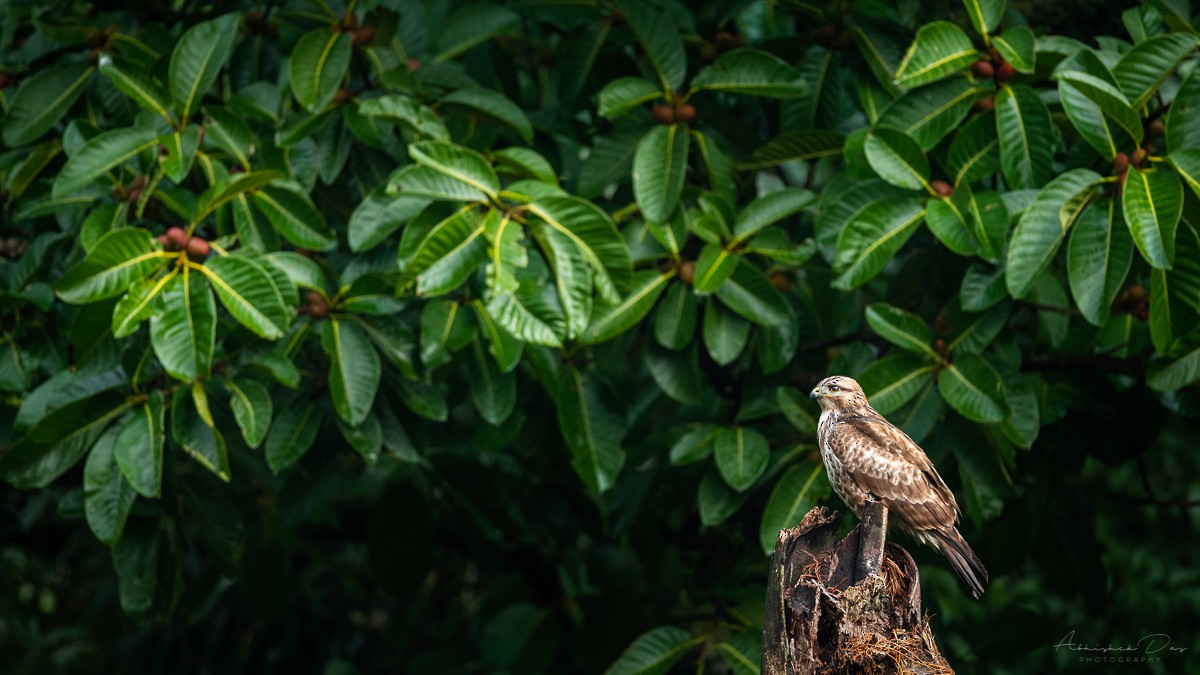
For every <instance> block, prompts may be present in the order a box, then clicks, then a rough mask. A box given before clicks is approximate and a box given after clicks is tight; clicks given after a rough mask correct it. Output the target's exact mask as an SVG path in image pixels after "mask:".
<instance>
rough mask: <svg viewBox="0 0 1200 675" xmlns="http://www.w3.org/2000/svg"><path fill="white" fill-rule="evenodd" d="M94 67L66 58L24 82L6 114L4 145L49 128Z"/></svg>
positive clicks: (22, 141) (24, 140)
mask: <svg viewBox="0 0 1200 675" xmlns="http://www.w3.org/2000/svg"><path fill="white" fill-rule="evenodd" d="M95 70H96V69H95V68H93V67H91V66H89V65H87V64H86V63H77V62H72V61H69V60H63V61H60V62H58V63H57V64H55V65H53V66H51V67H49V68H45V69H42V70H39V71H38V72H36V73H34V74H33V75H30V76H29V77H28V78H27V79H25V80H23V81H22V82H21V87H20V88H19V89H17V93H16V95H15V96H13V97H12V100H11V103H9V104H8V108H7V111H8V114H6V115H4V117H3V121H2V122H0V124H2V125H3V133H2V134H0V136H2V137H3V140H4V145H6V146H8V147H10V148H15V147H17V146H21V145H25V144H27V143H30V142H32V141H35V140H37V139H38V138H39V137H40V136H41V135H42V134H44V133H46V132H47V131H50V129H52V128H53V127H54V125H55V124H56V123H57V122H58V120H59V119H60V118H61V117H62V116H63V114H64V113H66V112H67V110H69V109H70V108H71V106H72V105H74V104H75V101H76V100H77V99H78V98H79V95H80V94H82V93H83V90H84V88H85V87H86V86H87V83H88V80H90V79H91V77H92V73H93V72H95Z"/></svg>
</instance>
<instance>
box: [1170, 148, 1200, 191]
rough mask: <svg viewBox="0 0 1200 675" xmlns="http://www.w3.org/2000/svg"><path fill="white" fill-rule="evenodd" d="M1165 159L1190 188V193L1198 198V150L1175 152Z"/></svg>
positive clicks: (1199, 149)
mask: <svg viewBox="0 0 1200 675" xmlns="http://www.w3.org/2000/svg"><path fill="white" fill-rule="evenodd" d="M1167 159H1168V160H1169V161H1170V162H1171V165H1172V166H1174V167H1175V170H1176V171H1178V172H1179V176H1180V177H1181V178H1183V180H1184V182H1186V183H1187V185H1188V187H1190V188H1192V192H1195V193H1196V196H1197V197H1200V148H1188V149H1186V150H1176V151H1175V152H1172V153H1171V154H1170V155H1169V156H1168V157H1167Z"/></svg>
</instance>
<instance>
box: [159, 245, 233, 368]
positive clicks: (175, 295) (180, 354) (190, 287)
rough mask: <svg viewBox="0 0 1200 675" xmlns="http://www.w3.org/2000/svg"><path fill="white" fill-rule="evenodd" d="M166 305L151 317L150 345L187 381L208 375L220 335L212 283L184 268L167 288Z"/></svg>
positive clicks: (162, 361) (161, 359)
mask: <svg viewBox="0 0 1200 675" xmlns="http://www.w3.org/2000/svg"><path fill="white" fill-rule="evenodd" d="M162 308H163V309H162V312H161V313H159V314H155V315H153V316H151V317H150V344H151V345H152V346H153V347H154V354H155V356H157V357H158V360H159V362H160V363H162V366H163V370H166V371H167V373H168V374H169V375H171V376H172V377H174V378H176V379H179V380H182V381H184V382H191V381H193V380H196V379H198V378H203V377H205V376H207V375H208V372H209V369H210V368H211V366H212V356H213V345H214V343H215V341H216V335H217V317H216V313H217V308H216V303H215V302H213V297H212V293H210V292H209V290H208V284H206V283H204V281H203V278H202V276H201V275H200V274H199V273H198V272H194V271H191V270H189V269H188V268H184V270H183V273H182V274H178V275H176V276H175V277H174V278H172V279H171V281H170V282H168V283H167V286H166V288H165V289H163V292H162Z"/></svg>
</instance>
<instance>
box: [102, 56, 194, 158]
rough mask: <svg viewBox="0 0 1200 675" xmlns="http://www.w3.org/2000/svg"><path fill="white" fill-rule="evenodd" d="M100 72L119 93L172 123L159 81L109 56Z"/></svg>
mask: <svg viewBox="0 0 1200 675" xmlns="http://www.w3.org/2000/svg"><path fill="white" fill-rule="evenodd" d="M100 72H101V73H103V74H104V75H105V76H106V77H108V79H110V80H112V83H113V85H114V86H115V87H116V88H117V90H118V91H120V92H121V93H122V94H125V95H126V96H128V97H129V98H131V99H133V102H134V103H136V104H137V105H138V106H139V107H141V108H142V109H144V110H149V111H151V112H153V113H157V114H158V115H159V116H160V117H162V118H163V120H165V121H167V122H168V123H169V122H171V120H172V119H173V118H172V117H171V113H170V111H169V110H168V108H170V107H171V99H170V98H169V97H168V96H167V92H166V91H165V90H164V89H163V88H162V86H161V85H160V84H159V83H158V82H157V81H155V80H153V79H151V78H150V77H148V76H147V75H145V74H143V73H140V72H138V71H136V70H133V69H126V68H123V67H119V66H117V65H116V63H115V62H114V61H113V59H112V57H110V56H107V55H105V56H102V57H101V58H100ZM175 182H178V181H175Z"/></svg>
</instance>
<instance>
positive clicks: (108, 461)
mask: <svg viewBox="0 0 1200 675" xmlns="http://www.w3.org/2000/svg"><path fill="white" fill-rule="evenodd" d="M119 431H120V429H119V428H118V427H110V428H109V429H108V430H107V431H106V432H105V433H104V434H103V435H101V436H100V438H99V439H98V440H97V441H96V444H95V445H94V446H93V447H92V451H91V452H90V453H89V454H88V458H87V463H86V464H85V465H84V468H83V512H84V515H85V516H86V517H87V522H88V527H89V528H91V530H92V534H94V535H96V538H97V539H99V540H100V541H101V542H103V543H105V544H107V545H109V546H113V545H114V544H116V543H117V541H118V540H120V538H121V533H122V532H124V530H125V521H126V520H127V519H128V518H129V512H130V511H131V510H132V509H133V502H134V501H135V500H137V492H135V491H134V489H133V486H131V485H130V484H129V481H127V480H125V476H124V475H123V474H122V473H121V469H120V467H119V466H117V460H116V456H115V453H114V452H113V450H114V449H115V447H116V440H117V433H118V432H119Z"/></svg>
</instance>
